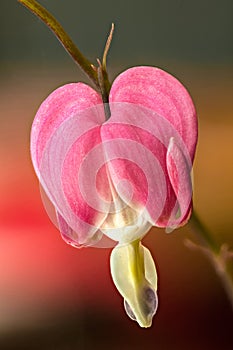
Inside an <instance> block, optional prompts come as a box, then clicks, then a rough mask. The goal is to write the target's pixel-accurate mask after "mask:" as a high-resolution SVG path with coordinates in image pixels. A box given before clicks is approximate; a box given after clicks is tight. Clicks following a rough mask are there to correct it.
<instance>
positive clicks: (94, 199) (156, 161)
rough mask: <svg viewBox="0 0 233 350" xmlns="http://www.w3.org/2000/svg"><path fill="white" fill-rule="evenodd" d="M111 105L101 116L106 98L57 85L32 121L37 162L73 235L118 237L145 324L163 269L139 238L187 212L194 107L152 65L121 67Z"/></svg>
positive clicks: (129, 291) (114, 260) (128, 303)
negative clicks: (121, 71) (159, 269)
mask: <svg viewBox="0 0 233 350" xmlns="http://www.w3.org/2000/svg"><path fill="white" fill-rule="evenodd" d="M108 108H109V109H110V112H111V116H110V118H109V119H108V120H105V106H104V105H103V103H102V99H101V96H100V95H99V94H98V93H97V92H96V91H95V90H93V89H92V88H91V87H89V86H87V85H85V84H83V83H73V84H67V85H64V86H62V87H60V88H58V89H57V90H55V91H54V92H53V93H52V94H51V95H50V96H49V97H48V98H47V99H46V100H45V101H44V102H43V103H42V105H41V106H40V108H39V110H38V112H37V114H36V117H35V119H34V122H33V126H32V133H31V154H32V160H33V165H34V167H35V170H36V173H37V176H38V178H39V180H40V183H41V186H42V187H43V189H44V191H45V192H46V194H47V196H48V198H49V200H50V201H51V203H52V204H53V206H54V208H55V210H56V213H57V225H58V227H59V229H60V232H61V234H62V236H63V238H64V239H65V240H66V241H67V242H68V243H70V244H72V245H74V246H88V245H93V244H97V242H103V239H104V237H106V236H107V237H108V238H109V239H111V240H112V241H115V242H117V243H118V245H117V246H116V247H115V248H114V249H113V252H112V256H111V271H112V276H113V280H114V282H115V284H116V286H117V288H118V290H119V291H120V293H121V294H122V295H123V297H124V299H125V308H126V311H127V313H128V314H129V316H130V317H131V318H133V319H136V320H137V321H138V323H139V324H140V325H141V326H145V327H148V326H150V324H151V320H152V317H153V315H154V313H155V311H156V308H157V297H156V289H157V276H156V270H155V266H154V263H153V259H152V257H151V254H150V252H149V251H148V250H147V249H146V248H145V247H143V246H142V245H141V243H140V239H141V238H142V237H143V236H144V235H145V234H146V233H147V232H148V230H149V229H150V228H151V227H152V226H157V227H166V228H167V229H174V228H176V227H179V226H181V225H183V224H185V223H186V222H187V220H188V218H189V217H190V214H191V210H192V185H191V178H190V172H191V168H192V163H193V158H194V153H195V147H196V142H197V118H196V112H195V108H194V105H193V102H192V100H191V98H190V96H189V94H188V92H187V91H186V89H185V88H184V86H183V85H182V84H181V83H180V82H179V81H178V80H177V79H176V78H174V77H173V76H171V75H170V74H168V73H166V72H165V71H163V70H161V69H158V68H154V67H135V68H131V69H128V70H127V71H125V72H123V73H122V74H120V75H119V76H118V77H117V78H116V80H115V81H114V82H113V84H112V87H111V90H110V94H109V106H108ZM100 244H101V243H100ZM103 244H104V243H103Z"/></svg>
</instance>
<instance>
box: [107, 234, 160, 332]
mask: <svg viewBox="0 0 233 350" xmlns="http://www.w3.org/2000/svg"><path fill="white" fill-rule="evenodd" d="M110 267H111V274H112V278H113V281H114V283H115V285H116V287H117V289H118V291H119V292H120V294H121V295H122V297H123V299H124V307H125V311H126V313H127V315H128V316H129V317H130V318H131V319H132V320H134V321H137V322H138V324H139V325H140V326H141V327H145V328H147V327H150V326H151V324H152V319H153V316H154V315H155V313H156V310H157V307H158V298H157V293H156V291H157V273H156V268H155V264H154V261H153V258H152V255H151V253H150V251H149V250H148V249H147V248H146V247H144V246H143V245H142V244H141V242H140V241H139V240H136V241H133V242H130V243H128V244H124V245H122V244H118V245H117V246H116V247H115V248H114V249H113V251H112V254H111V259H110Z"/></svg>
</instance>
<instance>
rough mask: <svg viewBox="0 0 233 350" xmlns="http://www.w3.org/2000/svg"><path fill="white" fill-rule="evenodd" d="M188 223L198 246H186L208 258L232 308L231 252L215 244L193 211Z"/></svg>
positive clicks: (223, 246)
mask: <svg viewBox="0 0 233 350" xmlns="http://www.w3.org/2000/svg"><path fill="white" fill-rule="evenodd" d="M189 223H190V225H191V228H192V229H193V231H194V232H195V234H196V236H197V237H198V239H199V242H200V246H198V245H196V244H192V243H191V244H187V245H188V246H189V247H191V248H198V249H199V250H201V251H202V252H204V254H205V255H206V256H207V257H208V258H209V260H210V262H211V264H212V265H213V266H214V269H215V271H216V273H217V274H218V276H219V278H220V280H221V282H222V285H223V287H224V289H225V291H226V293H227V295H228V298H229V301H230V303H231V306H232V308H233V278H232V276H231V273H230V271H229V268H228V266H227V262H228V260H229V259H230V258H232V252H230V251H229V249H228V247H227V245H225V244H223V245H222V246H219V245H218V244H217V243H216V242H215V240H214V239H213V238H212V237H211V234H210V233H209V232H208V230H207V229H206V227H205V226H204V225H203V224H202V222H201V221H200V219H199V218H198V216H197V214H196V213H195V211H193V214H192V217H191V219H190V221H189Z"/></svg>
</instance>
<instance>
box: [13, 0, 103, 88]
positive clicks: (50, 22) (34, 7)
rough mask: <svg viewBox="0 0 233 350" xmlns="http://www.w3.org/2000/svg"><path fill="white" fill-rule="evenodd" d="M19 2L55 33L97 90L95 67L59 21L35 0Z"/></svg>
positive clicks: (20, 0) (21, 0)
mask: <svg viewBox="0 0 233 350" xmlns="http://www.w3.org/2000/svg"><path fill="white" fill-rule="evenodd" d="M18 2H20V3H21V4H23V5H24V6H25V7H27V8H28V9H29V10H30V11H31V12H32V13H34V14H35V15H36V16H38V17H39V18H40V19H41V20H42V22H44V23H45V24H46V25H47V26H48V27H49V28H50V29H51V31H52V32H53V33H54V34H55V36H56V37H57V38H58V40H59V41H60V42H61V43H62V45H63V46H64V48H65V49H66V51H67V52H68V53H69V54H70V55H71V57H72V58H73V59H74V61H75V62H76V63H77V64H78V65H79V67H80V68H81V69H82V70H83V71H84V72H85V73H86V74H87V76H88V77H89V78H90V79H91V81H92V82H93V83H94V84H95V86H96V88H97V89H98V90H99V81H98V74H97V69H96V67H95V66H94V65H93V64H91V62H89V61H88V59H87V58H86V57H85V56H84V55H83V54H82V53H81V52H80V51H79V49H78V48H77V47H76V46H75V44H74V43H73V41H72V40H71V38H70V37H69V36H68V35H67V33H66V32H65V31H64V29H63V28H62V26H61V25H60V23H59V22H58V21H57V20H56V19H55V18H54V17H53V16H52V15H51V14H50V13H49V12H48V11H47V10H46V9H45V8H44V7H43V6H42V5H40V4H39V3H38V2H37V1H35V0H18Z"/></svg>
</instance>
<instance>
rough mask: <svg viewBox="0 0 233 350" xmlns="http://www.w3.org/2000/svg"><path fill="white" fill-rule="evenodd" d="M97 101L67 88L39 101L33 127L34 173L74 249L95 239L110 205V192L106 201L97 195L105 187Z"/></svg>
mask: <svg viewBox="0 0 233 350" xmlns="http://www.w3.org/2000/svg"><path fill="white" fill-rule="evenodd" d="M66 89H67V91H66ZM66 92H67V93H66ZM93 96H94V97H93ZM92 97H93V98H92ZM98 99H99V98H97V94H96V93H95V92H94V91H93V90H92V89H91V88H89V87H86V86H85V85H83V84H69V85H67V86H65V87H62V88H60V89H58V90H56V91H55V92H53V93H52V95H50V96H49V97H48V99H47V100H45V101H44V102H43V104H42V106H41V108H40V109H39V111H38V113H37V115H36V119H35V120H34V123H33V130H32V139H31V149H32V158H33V161H34V164H35V168H36V171H37V175H38V177H39V180H40V182H41V185H42V186H43V188H44V189H45V191H46V194H47V196H48V197H49V200H50V201H51V202H52V204H53V205H54V207H55V208H56V210H57V212H58V213H59V215H58V217H59V226H60V228H61V231H62V233H63V235H64V236H68V238H69V239H70V238H71V239H72V240H73V241H74V237H76V238H75V240H76V243H77V245H80V244H81V245H82V244H88V243H89V242H93V237H94V236H95V237H96V235H98V237H100V236H99V234H98V232H97V231H98V229H99V227H100V226H101V224H102V222H103V221H104V219H105V217H106V216H107V214H108V209H109V206H110V202H109V198H111V193H110V194H109V193H108V194H107V197H108V200H106V198H105V199H103V198H102V197H101V195H100V193H103V188H105V191H106V192H108V190H110V187H109V185H108V177H107V173H106V172H104V171H101V170H100V169H101V167H103V165H104V162H105V159H104V153H103V149H102V143H101V138H100V125H101V124H102V123H103V121H104V112H103V105H102V104H97V102H99V101H98ZM90 105H91V107H90V108H88V107H89V106H90ZM46 117H47V118H46ZM98 172H99V174H101V181H100V180H98V186H96V179H98V177H99V176H100V175H99V174H98ZM74 232H75V236H74Z"/></svg>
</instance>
